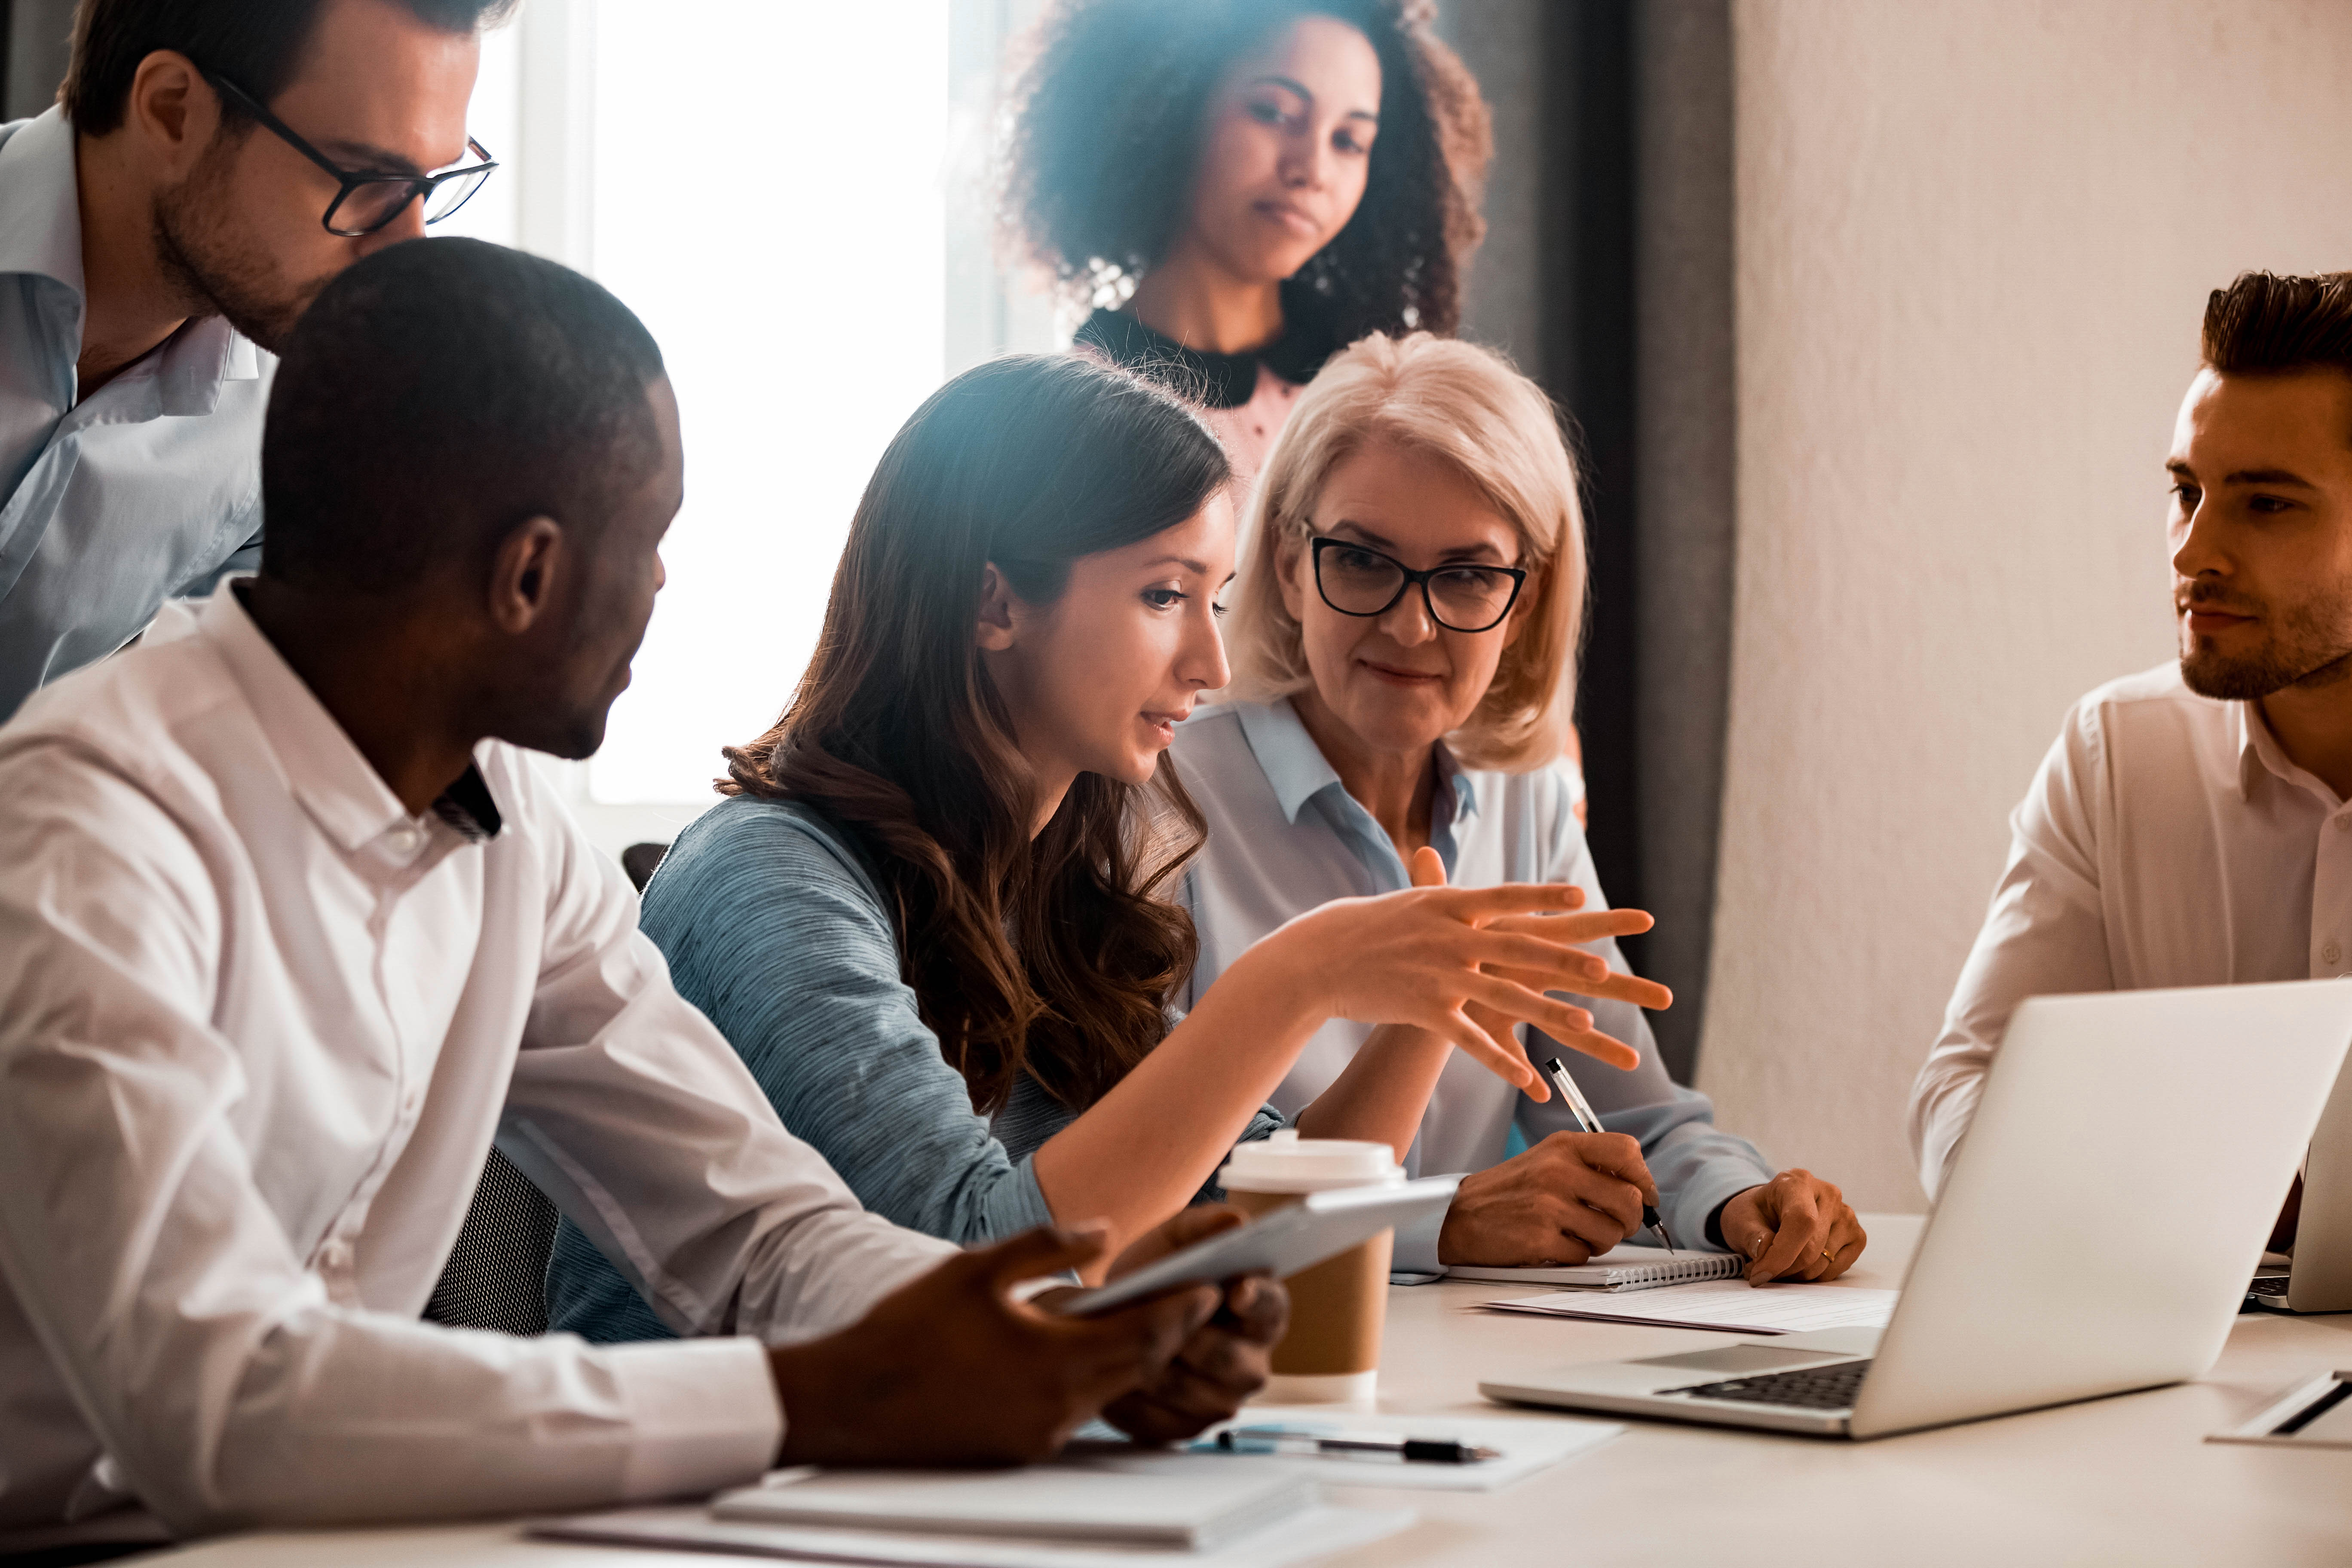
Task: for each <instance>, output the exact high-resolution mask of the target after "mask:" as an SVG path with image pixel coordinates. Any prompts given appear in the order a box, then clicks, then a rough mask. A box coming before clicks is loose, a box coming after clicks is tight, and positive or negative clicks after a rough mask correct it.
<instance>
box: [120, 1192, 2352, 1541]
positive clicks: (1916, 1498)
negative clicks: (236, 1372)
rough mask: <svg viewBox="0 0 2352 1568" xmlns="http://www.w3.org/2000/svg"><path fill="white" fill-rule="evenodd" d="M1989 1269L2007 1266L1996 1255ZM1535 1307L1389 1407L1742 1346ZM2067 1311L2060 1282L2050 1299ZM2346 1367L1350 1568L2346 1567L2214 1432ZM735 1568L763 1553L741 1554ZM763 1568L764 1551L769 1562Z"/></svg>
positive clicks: (2198, 1391)
mask: <svg viewBox="0 0 2352 1568" xmlns="http://www.w3.org/2000/svg"><path fill="white" fill-rule="evenodd" d="M1921 1223H1922V1222H1921V1220H1920V1219H1919V1218H1918V1217H1917V1216H1916V1215H1865V1216H1864V1226H1866V1227H1867V1228H1868V1230H1869V1232H1870V1237H1871V1243H1870V1250H1869V1251H1868V1252H1867V1253H1866V1254H1865V1255H1864V1258H1863V1261H1862V1263H1861V1264H1860V1266H1858V1267H1857V1268H1855V1269H1854V1271H1853V1273H1852V1274H1851V1275H1849V1276H1848V1277H1847V1279H1846V1280H1845V1281H1844V1282H1845V1283H1847V1284H1850V1285H1853V1286H1879V1287H1894V1286H1897V1285H1900V1284H1901V1283H1902V1277H1903V1268H1904V1266H1905V1264H1906V1261H1907V1260H1908V1258H1909V1257H1910V1254H1911V1250H1912V1248H1913V1247H1914V1246H1915V1245H1916V1241H1917V1239H1918V1235H1919V1229H1920V1226H1921ZM1986 1266H1987V1267H1988V1268H1997V1267H1999V1260H1998V1259H1988V1260H1987V1264H1986ZM1537 1293H1538V1292H1537V1291H1534V1290H1530V1289H1527V1288H1524V1287H1507V1286H1498V1285H1491V1284H1474V1283H1468V1282H1456V1281H1442V1282H1440V1283H1438V1284H1434V1285H1423V1286H1415V1287H1397V1288H1392V1289H1391V1294H1390V1300H1389V1321H1388V1331H1387V1339H1386V1341H1385V1342H1384V1344H1383V1347H1382V1358H1383V1359H1382V1370H1381V1394H1380V1406H1381V1410H1382V1412H1384V1413H1387V1414H1391V1415H1413V1414H1431V1413H1438V1412H1443V1413H1446V1414H1449V1415H1479V1416H1485V1417H1496V1418H1501V1419H1506V1420H1514V1421H1545V1420H1551V1419H1556V1418H1557V1417H1554V1416H1550V1415H1546V1414H1544V1413H1543V1412H1540V1411H1532V1410H1506V1409H1504V1408H1503V1407H1500V1406H1496V1405H1490V1404H1488V1403H1487V1402H1486V1401H1485V1400H1484V1399H1482V1398H1480V1396H1479V1394H1478V1382H1479V1380H1480V1379H1481V1378H1482V1377H1491V1376H1495V1375H1497V1374H1503V1373H1510V1372H1513V1371H1515V1370H1521V1369H1525V1368H1528V1367H1531V1366H1532V1367H1540V1366H1559V1365H1566V1364H1569V1363H1575V1362H1581V1361H1595V1360H1603V1359H1609V1358H1613V1357H1618V1356H1628V1355H1657V1354H1664V1353H1670V1352H1675V1351H1683V1350H1698V1349H1703V1348H1706V1346H1709V1345H1713V1344H1718V1343H1724V1342H1728V1341H1729V1340H1730V1339H1731V1338H1732V1337H1733V1336H1730V1335H1723V1334H1706V1333H1699V1332H1695V1331H1690V1330H1685V1329H1659V1328H1640V1327H1633V1326H1628V1325H1622V1324H1614V1323H1598V1322H1581V1321H1570V1320H1565V1319H1552V1318H1538V1317H1533V1316H1527V1315H1520V1314H1512V1313H1503V1312H1490V1311H1485V1310H1481V1307H1482V1304H1483V1303H1485V1302H1487V1301H1491V1300H1497V1299H1500V1298H1504V1297H1508V1296H1513V1295H1532V1294H1537ZM2050 1310H2051V1312H2052V1313H2053V1314H2056V1313H2061V1312H2064V1311H2066V1310H2068V1308H2067V1303H2066V1291H2065V1282H2064V1281H2063V1280H2060V1279H2053V1281H2051V1296H2050ZM2338 1368H2352V1313H2347V1314H2343V1315H2340V1316H2329V1317H2316V1318H2289V1317H2284V1316H2276V1315H2270V1314H2263V1315H2250V1316H2246V1317H2242V1318H2240V1319H2238V1321H2237V1324H2236V1327H2235V1329H2234V1330H2233V1331H2232V1332H2231V1335H2230V1342H2229V1347H2228V1349H2226V1350H2225V1351H2224V1352H2222V1355H2221V1361H2220V1363H2218V1364H2217V1365H2215V1367H2214V1368H2213V1370H2212V1371H2211V1372H2210V1373H2208V1374H2207V1375H2206V1376H2205V1377H2203V1378H2200V1380H2198V1381H2197V1382H2195V1383H2192V1384H2180V1385H2178V1386H2175V1387H2171V1388H2162V1389H2155V1390H2150V1391H2147V1392H2145V1393H2139V1394H2120V1395H2117V1396H2115V1397H2113V1398H2108V1399H2100V1400H2093V1401H2089V1402H2087V1403H2084V1404H2080V1405H2063V1406H2060V1407H2058V1408H2055V1409H2051V1410H2042V1411H2035V1412H2032V1413H2029V1414H2026V1415H2010V1416H2004V1417H2001V1418H2000V1419H1997V1420H1990V1421H1979V1422H1973V1423H1970V1424H1969V1425H1967V1426H1952V1427H1946V1428H1943V1429H1941V1430H1937V1431H1931V1432H1918V1433H1913V1434H1911V1435H1909V1436H1901V1437H1885V1438H1880V1439H1878V1440H1876V1441H1874V1442H1869V1443H1853V1442H1845V1441H1839V1440H1832V1439H1825V1438H1819V1437H1799V1436H1780V1435H1777V1434H1767V1433H1756V1432H1735V1431H1729V1430H1724V1429H1716V1428H1708V1427H1701V1426H1680V1425H1675V1424H1672V1423H1666V1422H1654V1421H1643V1420H1633V1421H1629V1422H1627V1423H1626V1424H1625V1430H1624V1432H1623V1433H1622V1436H1618V1437H1616V1438H1615V1439H1614V1440H1612V1441H1611V1442H1609V1443H1608V1444H1606V1445H1604V1446H1602V1447H1600V1448H1598V1449H1595V1450H1593V1451H1591V1452H1590V1453H1587V1454H1585V1455H1583V1456H1582V1457H1580V1458H1573V1459H1570V1460H1569V1461H1568V1462H1567V1463H1565V1464H1563V1465H1560V1466H1558V1467H1556V1468H1551V1469H1548V1470H1544V1471H1541V1472H1538V1474H1536V1475H1534V1476H1532V1477H1529V1478H1528V1479H1526V1480H1523V1481H1521V1482H1519V1483H1518V1484H1517V1485H1516V1486H1513V1487H1511V1488H1509V1489H1506V1490H1503V1491H1498V1492H1483V1493H1482V1492H1447V1491H1426V1490H1413V1491H1403V1490H1395V1489H1379V1488H1369V1487H1367V1488H1353V1487H1351V1488H1345V1489H1333V1491H1332V1493H1331V1496H1332V1499H1333V1500H1334V1501H1338V1502H1343V1503H1350V1504H1357V1505H1360V1506H1364V1507H1376V1508H1410V1509H1412V1510H1416V1511H1417V1512H1418V1514H1419V1515H1420V1518H1419V1521H1418V1522H1416V1523H1414V1524H1413V1525H1412V1527H1411V1528H1409V1529H1407V1530H1406V1531H1403V1532H1402V1534H1399V1535H1395V1536H1391V1537H1390V1538H1389V1539H1388V1540H1386V1541H1383V1542H1379V1543H1377V1544H1375V1545H1371V1546H1368V1547H1361V1548H1359V1549H1356V1550H1354V1551H1352V1552H1349V1553H1347V1554H1346V1555H1345V1557H1344V1561H1345V1562H1346V1563H1349V1564H1350V1565H1351V1568H1352V1565H1355V1564H1364V1565H1368V1568H1389V1565H1397V1568H1402V1565H1404V1564H1412V1565H1414V1568H1447V1565H1456V1564H1458V1565H1460V1568H1507V1565H1511V1564H1518V1563H1528V1564H1536V1563H1542V1564H1565V1563H1707V1564H1729V1563H1756V1562H1762V1563H1822V1564H1831V1563H1871V1564H1885V1563H1904V1564H1916V1563H1996V1564H2002V1565H2005V1568H2006V1565H2011V1564H2024V1563H2131V1564H2147V1563H2228V1562H2235V1563H2261V1564H2263V1568H2282V1565H2284V1564H2291V1563H2352V1449H2334V1450H2311V1451H2297V1450H2293V1449H2285V1448H2275V1447H2248V1446H2244V1445H2240V1444H2216V1443H2208V1442H2206V1441H2204V1438H2205V1436H2206V1434H2207V1433H2209V1432H2215V1431H2219V1430H2221V1429H2222V1428H2224V1427H2228V1426H2235V1425H2237V1424H2238V1423H2239V1422H2242V1421H2244V1420H2246V1419H2248V1418H2249V1417H2251V1416H2252V1415H2254V1414H2255V1413H2256V1412H2257V1411H2258V1410H2260V1409H2261V1408H2262V1407H2263V1405H2266V1404H2267V1403H2269V1402H2270V1400H2271V1399H2272V1398H2273V1397H2274V1396H2275V1395H2277V1394H2280V1393H2281V1392H2283V1391H2284V1389H2285V1388H2286V1387H2287V1386H2288V1385H2289V1384H2294V1383H2296V1382H2299V1381H2301V1380H2302V1379H2304V1378H2305V1377H2308V1376H2310V1375H2311V1374H2313V1373H2321V1372H2328V1371H2333V1370H2336V1369H2338ZM725 1560H727V1559H722V1558H714V1557H709V1556H702V1557H692V1556H681V1555H679V1554H677V1553H670V1552H640V1551H635V1550H629V1549H621V1548H614V1547H603V1546H585V1545H577V1546H574V1545H559V1544H554V1543H551V1542H534V1541H529V1540H525V1539H523V1538H522V1537H521V1536H520V1533H519V1532H518V1530H517V1528H516V1527H515V1526H513V1525H511V1524H474V1525H461V1526H449V1527H439V1528H432V1529H391V1530H369V1531H301V1532H273V1533H265V1534H256V1535H246V1536H233V1537H226V1538H223V1539H219V1540H215V1541H211V1542H205V1543H202V1544H199V1545H195V1546H191V1547H185V1548H183V1549H180V1550H179V1551H176V1552H171V1553H168V1554H165V1555H164V1556H162V1557H155V1558H145V1559H142V1560H141V1561H142V1563H157V1564H159V1565H160V1564H167V1563H168V1564H169V1565H170V1568H229V1565H231V1564H234V1565H236V1568H297V1565H301V1568H309V1565H310V1564H318V1563H332V1564H336V1565H337V1568H389V1565H391V1564H395V1563H398V1564H406V1563H433V1564H436V1565H448V1568H655V1565H656V1564H659V1565H661V1568H678V1565H679V1564H680V1563H688V1564H691V1563H696V1562H701V1563H711V1562H718V1561H725ZM733 1560H734V1561H739V1562H743V1563H751V1562H755V1561H761V1560H759V1559H751V1558H737V1559H733ZM766 1561H773V1560H772V1559H768V1560H766Z"/></svg>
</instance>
